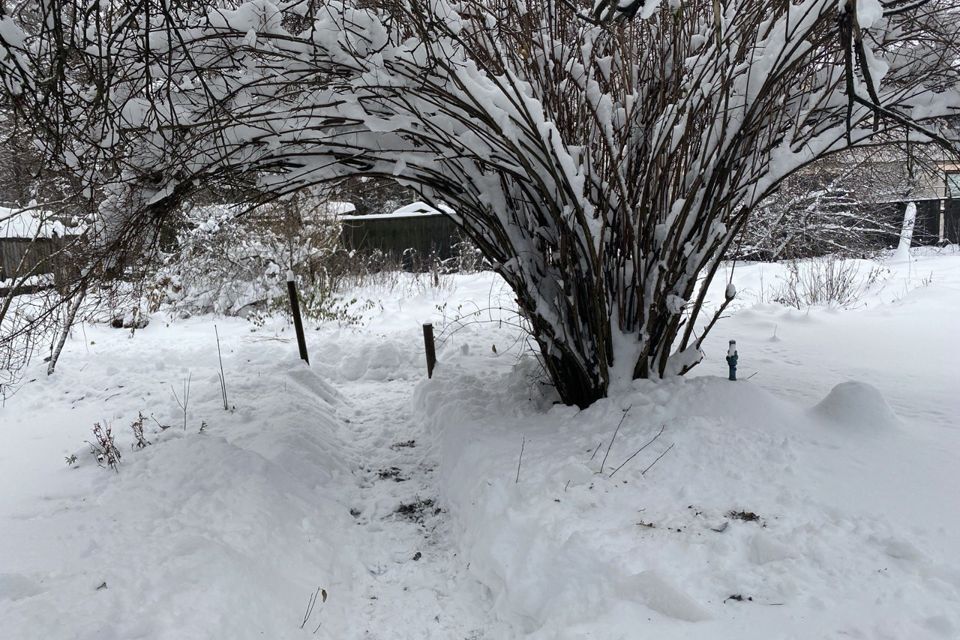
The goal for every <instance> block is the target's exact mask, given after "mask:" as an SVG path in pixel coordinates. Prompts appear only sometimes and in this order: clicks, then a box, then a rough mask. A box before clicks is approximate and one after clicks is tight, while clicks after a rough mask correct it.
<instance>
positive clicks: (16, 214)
mask: <svg viewBox="0 0 960 640" xmlns="http://www.w3.org/2000/svg"><path fill="white" fill-rule="evenodd" d="M78 232H79V231H78V229H76V228H70V227H67V226H66V225H64V224H63V222H62V221H61V220H60V219H57V218H54V217H53V214H52V213H50V212H49V211H43V210H40V209H11V208H9V207H0V238H28V239H33V238H62V237H64V236H67V235H76V234H77V233H78Z"/></svg>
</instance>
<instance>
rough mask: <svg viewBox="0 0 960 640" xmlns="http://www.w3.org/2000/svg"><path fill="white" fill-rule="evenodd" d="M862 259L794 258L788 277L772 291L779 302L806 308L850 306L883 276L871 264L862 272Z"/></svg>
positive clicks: (879, 269)
mask: <svg viewBox="0 0 960 640" xmlns="http://www.w3.org/2000/svg"><path fill="white" fill-rule="evenodd" d="M863 264H864V263H863V261H858V260H849V259H844V258H842V257H840V256H837V255H835V254H830V255H826V256H820V257H817V258H810V259H806V260H791V261H789V262H788V263H787V273H786V277H785V278H784V279H782V280H781V282H780V285H779V286H778V287H776V289H775V291H774V293H773V300H774V301H775V302H779V303H780V304H784V305H788V306H791V307H795V308H797V309H807V308H809V307H812V306H835V307H840V308H844V309H847V308H850V307H852V306H854V305H856V304H857V302H859V300H860V299H861V298H862V297H863V294H864V293H866V291H867V290H868V289H869V288H870V287H871V286H873V285H874V284H876V283H878V282H879V281H881V280H882V279H883V278H884V275H885V273H884V270H883V269H882V268H881V267H878V266H877V265H875V264H869V263H868V266H869V270H868V271H867V272H866V273H863V272H862V269H861V267H862V266H863Z"/></svg>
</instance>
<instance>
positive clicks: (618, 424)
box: [600, 405, 633, 473]
mask: <svg viewBox="0 0 960 640" xmlns="http://www.w3.org/2000/svg"><path fill="white" fill-rule="evenodd" d="M630 409H633V405H630V406H629V407H627V408H626V409H624V411H623V416H622V417H621V418H620V422H618V423H617V428H616V429H614V431H613V437H612V438H610V444H608V445H607V452H606V453H604V454H603V460H601V461H600V473H603V465H605V464H606V463H607V456H609V455H610V448H611V447H613V441H614V440H616V439H617V434H618V433H619V432H620V427H621V426H623V421H624V420H626V419H627V414H628V413H630Z"/></svg>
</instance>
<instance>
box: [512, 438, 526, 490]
mask: <svg viewBox="0 0 960 640" xmlns="http://www.w3.org/2000/svg"><path fill="white" fill-rule="evenodd" d="M526 443H527V438H526V436H524V437H523V439H522V440H520V459H519V460H517V479H516V480H515V481H514V483H513V484H518V483H519V482H520V465H521V464H523V446H524V445H525V444H526Z"/></svg>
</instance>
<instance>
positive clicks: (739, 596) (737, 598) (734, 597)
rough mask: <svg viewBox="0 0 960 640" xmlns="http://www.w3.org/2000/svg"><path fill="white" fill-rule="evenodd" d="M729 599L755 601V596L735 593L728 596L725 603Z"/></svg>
mask: <svg viewBox="0 0 960 640" xmlns="http://www.w3.org/2000/svg"><path fill="white" fill-rule="evenodd" d="M727 600H733V601H734V602H753V596H745V595H743V594H741V593H735V594H733V595H732V596H728V597H727V598H726V599H725V600H724V601H723V603H724V604H726V603H727Z"/></svg>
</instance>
